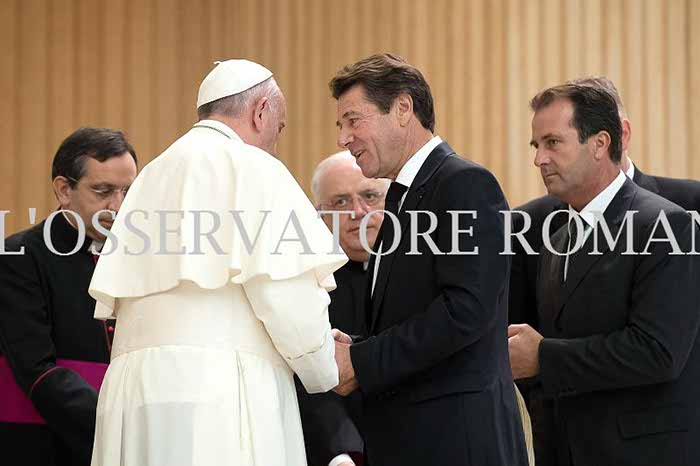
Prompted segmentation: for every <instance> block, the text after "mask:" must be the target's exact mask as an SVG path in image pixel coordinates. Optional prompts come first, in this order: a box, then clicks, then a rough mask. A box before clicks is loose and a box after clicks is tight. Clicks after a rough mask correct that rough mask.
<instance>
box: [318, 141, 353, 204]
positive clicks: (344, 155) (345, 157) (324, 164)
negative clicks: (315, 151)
mask: <svg viewBox="0 0 700 466" xmlns="http://www.w3.org/2000/svg"><path fill="white" fill-rule="evenodd" d="M348 161H349V162H352V163H357V162H356V161H355V157H353V156H352V154H351V153H350V151H349V150H344V151H342V152H338V153H335V154H333V155H329V156H328V157H326V158H325V159H323V160H321V162H320V163H319V164H318V165H316V169H315V170H314V174H313V175H312V176H311V194H313V196H314V204H316V205H318V204H319V203H320V202H321V201H322V199H321V178H322V177H323V174H324V173H325V172H326V170H328V169H329V168H330V167H331V166H333V165H335V164H337V163H339V162H348Z"/></svg>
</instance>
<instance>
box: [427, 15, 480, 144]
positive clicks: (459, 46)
mask: <svg viewBox="0 0 700 466" xmlns="http://www.w3.org/2000/svg"><path fill="white" fill-rule="evenodd" d="M447 15H448V18H447V20H446V23H447V24H448V25H449V26H448V27H449V37H448V41H447V42H448V47H449V51H450V52H449V57H448V60H449V61H450V62H451V64H452V68H451V70H450V71H449V72H448V73H447V89H448V97H447V98H448V99H449V101H450V106H449V107H448V112H449V113H447V114H446V115H438V116H437V117H438V118H439V119H440V120H439V121H441V125H440V126H441V127H442V128H445V131H446V133H447V134H448V137H449V142H450V144H451V145H452V148H453V149H455V150H456V151H457V152H458V153H460V154H462V155H464V156H467V155H468V154H467V136H468V135H467V128H468V125H469V121H468V114H467V108H468V89H467V82H468V78H467V76H468V75H469V74H471V73H477V72H478V71H476V70H469V68H468V66H467V50H468V49H469V47H470V45H469V39H468V37H469V36H468V34H469V30H468V28H467V26H466V25H467V6H466V2H460V1H456V2H453V4H452V5H451V6H450V8H448V9H447ZM438 72H439V71H438Z"/></svg>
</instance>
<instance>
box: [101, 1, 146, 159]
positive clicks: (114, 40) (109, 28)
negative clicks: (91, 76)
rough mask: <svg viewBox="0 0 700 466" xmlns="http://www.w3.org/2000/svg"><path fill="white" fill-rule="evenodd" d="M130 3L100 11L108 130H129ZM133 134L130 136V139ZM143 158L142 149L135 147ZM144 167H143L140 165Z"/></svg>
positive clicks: (117, 3)
mask: <svg viewBox="0 0 700 466" xmlns="http://www.w3.org/2000/svg"><path fill="white" fill-rule="evenodd" d="M127 2H128V0H102V2H101V8H100V16H101V20H100V21H101V24H103V25H106V27H103V28H102V30H101V31H100V34H101V35H102V40H101V49H100V55H101V56H102V57H103V59H102V66H103V70H104V72H103V75H102V76H103V80H102V81H101V82H100V83H99V92H100V95H101V98H102V102H104V104H103V106H104V107H103V108H104V122H103V124H104V125H105V126H107V127H109V128H114V129H120V130H127V131H128V128H127V127H126V99H125V98H124V97H125V95H126V78H127V76H128V68H127V64H126V53H127V46H128V42H127V38H129V37H130V34H129V31H128V25H127V21H126V7H127ZM130 136H131V134H127V137H130ZM135 150H136V153H137V154H138V155H139V156H142V155H143V154H141V148H140V147H135ZM141 166H143V163H141Z"/></svg>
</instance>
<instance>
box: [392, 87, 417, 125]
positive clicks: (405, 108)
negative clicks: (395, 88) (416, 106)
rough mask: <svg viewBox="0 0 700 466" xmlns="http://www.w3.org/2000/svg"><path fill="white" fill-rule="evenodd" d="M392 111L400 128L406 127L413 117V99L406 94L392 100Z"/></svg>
mask: <svg viewBox="0 0 700 466" xmlns="http://www.w3.org/2000/svg"><path fill="white" fill-rule="evenodd" d="M394 111H395V112H396V116H397V118H398V120H399V124H400V125H401V126H406V125H407V124H408V122H409V121H410V120H411V117H412V116H413V99H412V98H411V96H410V95H408V94H401V95H399V96H398V97H396V100H394Z"/></svg>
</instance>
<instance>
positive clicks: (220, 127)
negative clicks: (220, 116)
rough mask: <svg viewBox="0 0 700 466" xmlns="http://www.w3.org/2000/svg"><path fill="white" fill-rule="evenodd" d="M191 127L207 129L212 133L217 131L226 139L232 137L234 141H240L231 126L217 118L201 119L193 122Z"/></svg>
mask: <svg viewBox="0 0 700 466" xmlns="http://www.w3.org/2000/svg"><path fill="white" fill-rule="evenodd" d="M193 128H198V129H202V130H208V131H211V132H212V133H219V134H220V135H222V136H224V137H226V138H228V139H232V140H234V141H242V139H241V138H240V136H238V134H236V132H235V131H234V130H232V129H231V127H229V126H228V125H227V124H224V123H222V122H220V121H217V120H202V121H199V122H197V123H195V124H194V126H193Z"/></svg>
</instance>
